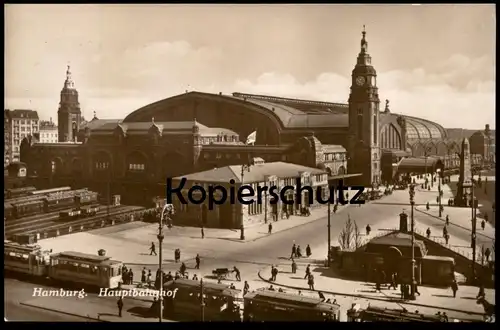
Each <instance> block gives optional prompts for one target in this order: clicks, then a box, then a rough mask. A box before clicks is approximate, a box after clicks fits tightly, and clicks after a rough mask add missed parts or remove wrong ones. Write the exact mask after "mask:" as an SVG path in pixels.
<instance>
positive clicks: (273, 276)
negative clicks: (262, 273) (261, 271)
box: [271, 267, 279, 282]
mask: <svg viewBox="0 0 500 330" xmlns="http://www.w3.org/2000/svg"><path fill="white" fill-rule="evenodd" d="M271 273H272V281H273V282H276V276H278V273H279V270H278V268H277V267H273V269H272V270H271Z"/></svg>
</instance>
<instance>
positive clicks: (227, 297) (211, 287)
mask: <svg viewBox="0 0 500 330" xmlns="http://www.w3.org/2000/svg"><path fill="white" fill-rule="evenodd" d="M163 287H164V290H174V289H178V290H177V293H176V295H175V297H173V296H170V297H169V296H168V295H167V296H166V297H164V300H165V309H164V312H163V313H164V315H165V317H167V318H174V319H176V320H189V321H193V320H200V316H201V313H200V304H201V299H200V296H201V292H202V291H203V298H204V303H205V306H204V321H235V322H240V321H241V316H240V310H239V304H238V302H237V300H238V296H239V295H240V294H241V290H238V289H231V288H230V287H229V285H226V284H216V283H203V287H202V286H201V282H200V281H195V280H188V279H178V280H173V281H170V282H167V283H165V285H164V286H163Z"/></svg>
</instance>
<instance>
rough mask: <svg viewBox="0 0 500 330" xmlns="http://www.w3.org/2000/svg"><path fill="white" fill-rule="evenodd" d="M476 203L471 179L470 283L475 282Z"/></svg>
mask: <svg viewBox="0 0 500 330" xmlns="http://www.w3.org/2000/svg"><path fill="white" fill-rule="evenodd" d="M475 206H476V203H475V202H474V178H472V179H471V218H472V231H471V247H472V281H474V282H473V283H475V281H476V226H477V223H476V210H475Z"/></svg>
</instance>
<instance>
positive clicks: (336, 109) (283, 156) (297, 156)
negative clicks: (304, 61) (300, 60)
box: [21, 31, 460, 204]
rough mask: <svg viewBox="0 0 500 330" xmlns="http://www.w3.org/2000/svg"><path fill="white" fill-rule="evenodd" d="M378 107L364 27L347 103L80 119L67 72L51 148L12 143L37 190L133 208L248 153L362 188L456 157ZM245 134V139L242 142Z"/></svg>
mask: <svg viewBox="0 0 500 330" xmlns="http://www.w3.org/2000/svg"><path fill="white" fill-rule="evenodd" d="M346 92H347V91H346ZM380 103H381V101H380V97H379V90H378V87H377V72H376V70H375V68H374V66H373V65H372V58H371V56H370V54H369V52H368V41H367V38H366V32H365V31H363V33H362V38H361V43H360V51H359V54H358V56H357V58H356V59H355V65H354V68H353V70H352V84H351V88H350V94H349V97H348V102H347V103H331V102H319V101H313V100H302V99H292V98H282V97H276V96H265V95H253V94H244V93H233V94H232V95H225V94H222V93H218V94H210V93H203V92H188V91H186V93H184V94H180V95H177V96H173V97H169V98H167V99H164V100H160V101H158V102H155V103H152V104H149V105H146V106H144V107H142V108H140V109H138V110H136V111H133V112H132V113H130V114H129V115H128V116H126V117H125V118H124V119H116V120H110V119H98V118H97V115H96V114H94V118H93V119H92V120H90V121H88V122H85V121H83V120H82V116H81V112H80V104H79V101H78V92H77V91H76V87H75V84H74V82H73V80H72V77H71V72H70V69H69V68H68V71H67V77H66V81H65V82H64V87H63V89H62V91H61V105H60V108H59V111H58V119H59V126H58V127H59V138H60V141H61V142H59V143H39V142H38V141H37V140H36V139H35V138H34V137H32V136H30V137H28V138H26V139H24V140H23V143H22V145H21V160H22V161H23V162H25V163H26V164H27V166H28V177H29V178H30V180H31V181H32V183H33V185H35V186H37V187H41V188H43V187H54V186H62V185H71V186H73V187H82V186H85V187H89V189H91V190H94V191H99V192H101V193H107V194H110V195H114V194H118V195H121V196H122V201H123V203H125V204H143V203H144V202H147V201H151V198H152V197H153V196H164V195H165V187H166V178H173V177H177V176H180V175H183V174H187V173H197V172H202V171H207V170H211V169H214V168H219V167H225V166H232V165H242V164H247V163H248V162H249V160H251V159H253V158H255V157H260V158H262V159H263V160H264V161H265V163H272V162H286V163H292V164H297V165H301V166H306V167H310V168H317V169H320V170H324V171H326V173H327V174H328V175H329V178H330V179H331V180H338V179H340V178H342V179H347V180H348V183H349V184H361V185H365V186H374V185H378V184H380V183H383V182H386V181H388V182H391V181H392V179H393V178H394V177H395V175H396V173H398V171H399V172H400V171H406V170H408V169H407V168H406V169H405V168H404V166H402V167H401V168H399V165H400V163H401V161H402V160H403V159H406V158H428V157H437V158H440V159H441V158H442V159H444V158H446V159H448V160H447V163H448V164H452V162H450V160H451V159H458V158H457V155H456V153H457V152H459V151H460V148H459V142H457V141H456V140H454V139H449V138H448V137H447V132H446V130H445V129H444V128H443V127H442V126H441V125H439V124H437V123H434V122H431V121H429V120H426V119H422V118H417V117H412V116H406V115H402V114H397V113H395V112H393V111H392V109H390V102H389V101H385V103H383V104H382V105H381V104H380ZM254 131H256V141H255V143H254V144H253V145H247V144H245V142H244V141H246V137H247V136H248V135H249V134H251V133H252V132H254ZM431 162H432V161H431ZM421 163H422V162H418V164H421ZM423 166H424V165H419V168H420V167H423ZM422 171H423V169H422Z"/></svg>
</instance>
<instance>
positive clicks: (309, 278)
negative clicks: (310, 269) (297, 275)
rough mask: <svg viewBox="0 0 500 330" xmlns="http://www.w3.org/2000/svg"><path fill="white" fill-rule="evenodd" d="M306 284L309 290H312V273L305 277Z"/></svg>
mask: <svg viewBox="0 0 500 330" xmlns="http://www.w3.org/2000/svg"><path fill="white" fill-rule="evenodd" d="M307 284H308V285H309V290H313V291H314V276H313V274H309V277H308V279H307Z"/></svg>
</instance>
